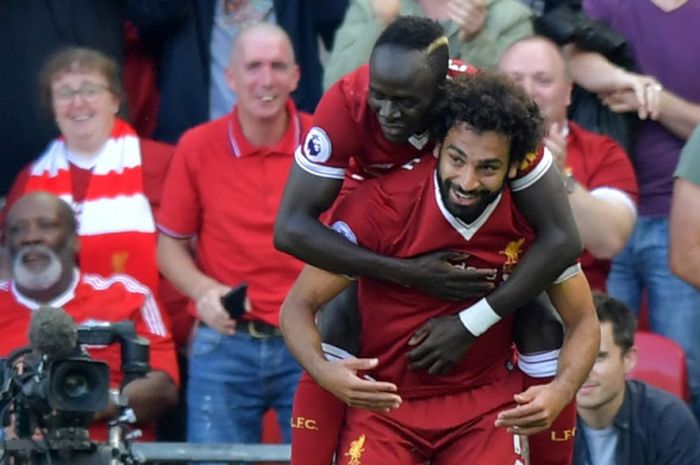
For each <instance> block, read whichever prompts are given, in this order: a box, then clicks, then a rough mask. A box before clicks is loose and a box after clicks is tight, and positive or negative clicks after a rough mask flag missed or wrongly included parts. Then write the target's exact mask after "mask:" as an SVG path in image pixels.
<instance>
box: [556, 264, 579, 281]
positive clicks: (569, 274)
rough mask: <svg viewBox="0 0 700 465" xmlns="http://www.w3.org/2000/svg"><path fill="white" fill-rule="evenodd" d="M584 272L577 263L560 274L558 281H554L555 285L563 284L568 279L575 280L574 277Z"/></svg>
mask: <svg viewBox="0 0 700 465" xmlns="http://www.w3.org/2000/svg"><path fill="white" fill-rule="evenodd" d="M582 272H583V270H581V264H580V263H579V262H576V263H575V264H573V265H571V266H570V267H568V268H567V269H565V270H564V272H563V273H562V274H560V275H559V277H558V278H557V279H555V280H554V284H561V283H563V282H564V281H566V280H567V279H570V278H573V277H574V276H576V275H577V274H579V273H582Z"/></svg>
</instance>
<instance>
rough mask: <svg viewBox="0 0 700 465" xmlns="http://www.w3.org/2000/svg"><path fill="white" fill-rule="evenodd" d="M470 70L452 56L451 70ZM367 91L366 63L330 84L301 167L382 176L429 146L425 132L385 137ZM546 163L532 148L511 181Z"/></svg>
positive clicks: (515, 184) (300, 154) (516, 183)
mask: <svg viewBox="0 0 700 465" xmlns="http://www.w3.org/2000/svg"><path fill="white" fill-rule="evenodd" d="M473 72H474V68H473V67H471V66H469V65H466V64H462V63H457V62H453V63H451V66H450V73H449V74H450V75H451V76H454V75H458V74H470V73H473ZM368 94H369V65H364V66H361V67H359V68H358V69H356V70H355V71H353V72H351V73H348V74H346V75H345V76H344V77H343V78H342V79H340V80H339V81H338V82H336V83H335V84H334V85H333V86H332V87H331V88H330V89H328V91H327V92H326V93H325V94H324V95H323V97H322V98H321V101H320V102H319V104H318V106H317V107H316V111H315V113H314V116H313V123H312V124H313V127H312V128H311V129H310V130H309V132H308V133H307V135H306V138H305V140H304V143H303V144H301V145H300V146H299V147H298V148H297V150H296V152H295V160H296V163H297V164H298V165H299V166H300V167H301V168H303V169H304V170H305V171H307V172H309V173H311V174H314V175H316V176H320V177H324V178H333V179H343V178H344V177H345V175H346V174H347V176H348V178H349V179H351V180H355V181H361V180H364V179H371V178H376V177H380V176H383V175H384V174H387V173H389V172H390V171H392V170H394V169H395V168H398V167H399V166H401V165H403V164H404V163H407V162H409V161H410V160H412V159H414V158H417V157H420V156H422V155H424V154H426V153H430V152H431V151H432V149H433V143H432V141H431V140H430V137H429V135H428V133H427V132H426V133H424V134H419V135H414V136H412V137H411V138H410V139H409V141H408V142H406V143H399V142H391V141H389V140H387V139H386V138H385V137H384V134H383V133H382V129H381V127H380V126H379V122H378V121H377V117H376V115H375V114H374V112H373V111H372V109H371V108H370V107H369V105H368V104H367V97H368ZM550 164H551V156H549V154H548V153H547V154H546V156H543V152H542V151H540V152H537V153H533V154H530V155H529V156H528V157H527V158H526V160H525V161H524V162H523V164H522V165H521V167H520V169H519V172H518V175H517V176H516V178H515V179H514V180H513V181H512V182H511V187H512V188H513V189H514V190H519V189H520V188H525V187H527V186H529V185H530V184H532V182H534V181H533V180H532V179H530V178H533V177H534V178H536V179H539V175H540V174H541V173H544V172H545V171H546V170H547V169H548V168H549V166H550ZM536 179H535V180H536ZM521 186H522V187H521Z"/></svg>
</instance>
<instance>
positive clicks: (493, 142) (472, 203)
mask: <svg viewBox="0 0 700 465" xmlns="http://www.w3.org/2000/svg"><path fill="white" fill-rule="evenodd" d="M509 153H510V141H509V139H508V137H506V136H505V135H504V134H500V133H497V132H494V131H484V132H481V133H478V132H476V131H474V130H473V129H472V128H471V127H470V126H468V125H467V124H465V123H459V122H458V123H456V124H455V125H454V126H452V128H450V130H449V131H448V132H447V135H446V136H445V138H444V140H443V141H442V143H441V144H439V145H437V146H436V147H435V154H436V156H437V157H438V160H439V161H438V179H439V182H440V195H441V197H442V201H443V203H444V204H445V207H446V208H447V210H448V211H449V212H450V213H452V214H453V215H454V216H456V217H457V218H459V219H461V220H462V221H464V222H466V223H471V222H473V221H474V220H476V219H477V218H478V217H479V215H481V213H483V211H484V210H485V209H486V207H487V206H488V205H489V204H490V203H491V202H492V201H493V200H494V199H495V198H496V197H497V196H498V194H499V193H500V192H501V190H502V189H503V186H504V184H505V182H506V181H507V178H509V177H513V176H514V175H515V172H516V165H515V164H511V163H510V155H509Z"/></svg>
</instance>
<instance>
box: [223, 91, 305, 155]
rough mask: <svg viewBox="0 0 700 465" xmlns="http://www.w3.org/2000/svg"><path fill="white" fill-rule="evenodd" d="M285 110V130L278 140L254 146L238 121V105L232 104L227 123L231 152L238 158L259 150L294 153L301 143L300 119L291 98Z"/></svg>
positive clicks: (257, 152)
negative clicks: (286, 122) (271, 143)
mask: <svg viewBox="0 0 700 465" xmlns="http://www.w3.org/2000/svg"><path fill="white" fill-rule="evenodd" d="M286 111H287V115H289V120H288V124H287V130H286V131H285V132H284V134H283V135H282V138H281V139H280V140H279V142H277V144H275V145H272V146H262V147H254V146H253V145H251V144H250V142H248V139H246V137H245V135H244V134H243V128H241V125H240V123H239V121H238V105H236V106H234V107H233V112H232V113H231V117H230V118H229V124H228V138H229V142H230V144H231V153H233V155H234V156H236V157H238V158H241V157H249V156H252V155H256V154H259V153H261V152H263V153H264V152H275V153H294V149H296V148H297V146H298V145H299V144H301V121H300V119H299V113H298V112H297V109H296V106H295V105H294V102H293V101H292V99H291V98H289V99H287V105H286Z"/></svg>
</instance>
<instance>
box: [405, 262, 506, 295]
mask: <svg viewBox="0 0 700 465" xmlns="http://www.w3.org/2000/svg"><path fill="white" fill-rule="evenodd" d="M468 259H469V255H468V254H465V253H463V252H454V251H439V252H433V253H430V254H426V255H421V256H419V257H416V258H411V259H407V260H404V265H405V270H404V276H405V279H404V284H405V285H407V286H408V287H412V288H414V289H418V290H420V291H422V292H425V293H427V294H431V295H434V296H437V297H439V298H441V299H445V300H451V301H454V302H459V301H461V300H465V299H468V298H472V297H483V296H484V295H486V294H488V293H489V292H491V291H492V290H493V288H494V287H495V284H494V281H495V278H496V270H495V269H483V268H480V269H477V268H470V267H464V266H463V264H464V263H466V261H467V260H468Z"/></svg>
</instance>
